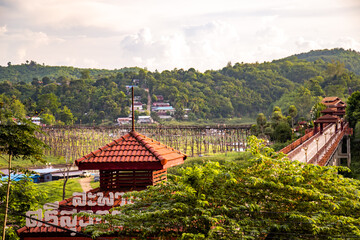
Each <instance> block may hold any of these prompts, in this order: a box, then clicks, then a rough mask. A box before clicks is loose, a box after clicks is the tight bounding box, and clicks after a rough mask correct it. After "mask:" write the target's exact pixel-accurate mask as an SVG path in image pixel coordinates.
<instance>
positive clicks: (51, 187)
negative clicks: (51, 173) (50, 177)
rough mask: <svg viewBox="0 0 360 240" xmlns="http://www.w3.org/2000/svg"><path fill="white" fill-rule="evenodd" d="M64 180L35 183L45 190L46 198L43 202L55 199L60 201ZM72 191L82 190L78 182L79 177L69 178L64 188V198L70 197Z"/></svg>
mask: <svg viewBox="0 0 360 240" xmlns="http://www.w3.org/2000/svg"><path fill="white" fill-rule="evenodd" d="M63 184H64V180H57V181H50V182H45V183H39V184H37V186H38V188H39V189H40V190H41V191H44V192H46V194H47V198H46V199H45V200H44V202H43V203H41V204H45V203H51V202H55V201H61V200H62V195H63ZM73 192H82V188H81V186H80V183H79V178H69V180H68V181H67V183H66V188H65V198H70V197H72V194H73Z"/></svg>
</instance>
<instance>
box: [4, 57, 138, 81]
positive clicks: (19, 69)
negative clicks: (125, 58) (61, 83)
mask: <svg viewBox="0 0 360 240" xmlns="http://www.w3.org/2000/svg"><path fill="white" fill-rule="evenodd" d="M132 71H135V72H136V71H138V68H121V69H115V70H107V69H93V68H87V69H82V68H75V67H67V66H46V65H40V64H38V63H36V62H35V61H30V62H28V61H27V62H26V63H24V64H20V65H12V64H11V62H9V63H8V66H7V67H2V66H0V82H2V81H5V80H8V81H10V82H25V83H30V82H31V81H32V80H33V79H34V78H37V79H42V78H43V77H48V78H50V79H57V78H59V77H65V78H68V79H78V78H81V75H82V74H88V75H89V77H91V78H101V77H108V76H111V75H114V74H117V73H119V72H121V73H124V72H132Z"/></svg>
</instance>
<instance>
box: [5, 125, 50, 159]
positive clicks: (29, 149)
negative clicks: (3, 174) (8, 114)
mask: <svg viewBox="0 0 360 240" xmlns="http://www.w3.org/2000/svg"><path fill="white" fill-rule="evenodd" d="M19 121H20V122H19V123H20V124H18V123H17V122H14V121H11V120H9V121H7V123H4V122H2V124H0V150H1V154H6V155H9V156H12V157H15V158H22V159H30V158H31V159H34V160H37V161H39V160H42V156H43V150H44V148H47V145H45V144H44V143H43V142H42V141H41V140H39V139H37V138H36V137H35V133H36V132H41V130H40V128H39V127H38V126H37V125H35V124H33V123H31V122H30V121H28V120H19ZM2 157H3V156H2Z"/></svg>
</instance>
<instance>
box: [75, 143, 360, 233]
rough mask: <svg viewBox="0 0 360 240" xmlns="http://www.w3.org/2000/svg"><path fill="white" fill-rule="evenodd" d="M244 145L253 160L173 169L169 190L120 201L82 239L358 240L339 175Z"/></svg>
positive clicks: (349, 184)
mask: <svg viewBox="0 0 360 240" xmlns="http://www.w3.org/2000/svg"><path fill="white" fill-rule="evenodd" d="M249 143H250V149H249V152H250V153H251V154H252V160H250V161H248V162H246V163H243V164H238V163H236V164H235V163H234V162H229V161H224V162H223V163H222V164H220V163H219V162H206V163H204V164H203V165H201V164H198V165H194V166H192V167H187V168H181V167H180V168H179V169H178V172H177V175H175V176H172V177H171V178H170V179H169V181H168V182H165V183H163V184H159V185H156V186H151V187H149V188H148V189H147V190H144V191H140V192H130V193H127V194H126V195H125V196H127V197H130V196H131V197H134V198H136V201H135V202H134V204H129V205H125V206H122V207H119V208H117V210H120V211H121V214H119V215H111V214H109V215H103V216H101V218H102V219H103V220H107V221H108V222H106V223H105V222H104V223H101V224H99V225H93V226H88V227H87V231H89V232H92V234H93V236H94V237H95V236H99V235H102V234H109V233H111V232H114V233H118V234H119V236H139V237H140V238H144V239H145V238H147V237H154V238H160V239H161V238H164V239H165V238H170V237H172V238H179V239H180V238H181V239H266V238H268V239H295V240H300V239H333V238H342V239H346V238H347V237H348V238H356V237H360V226H359V218H360V200H359V198H358V189H359V187H360V181H359V180H355V179H348V178H344V177H343V176H342V175H340V174H337V172H338V170H339V169H344V168H339V167H320V166H316V165H312V164H308V165H307V164H304V163H300V162H298V161H289V160H288V159H287V158H286V157H285V155H284V154H282V153H277V152H274V150H273V149H271V148H269V147H266V146H265V145H264V142H263V141H259V140H257V139H256V138H255V137H250V138H249ZM82 215H86V214H85V213H83V214H82ZM98 217H100V216H98ZM117 226H122V228H119V227H117Z"/></svg>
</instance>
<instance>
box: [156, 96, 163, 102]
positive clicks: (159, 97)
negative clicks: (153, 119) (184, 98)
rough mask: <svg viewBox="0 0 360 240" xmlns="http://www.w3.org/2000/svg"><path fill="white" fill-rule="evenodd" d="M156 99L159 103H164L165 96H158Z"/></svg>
mask: <svg viewBox="0 0 360 240" xmlns="http://www.w3.org/2000/svg"><path fill="white" fill-rule="evenodd" d="M156 98H157V101H158V102H163V101H164V97H163V95H156Z"/></svg>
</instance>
